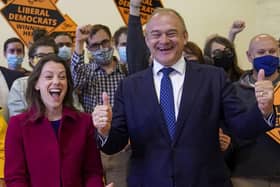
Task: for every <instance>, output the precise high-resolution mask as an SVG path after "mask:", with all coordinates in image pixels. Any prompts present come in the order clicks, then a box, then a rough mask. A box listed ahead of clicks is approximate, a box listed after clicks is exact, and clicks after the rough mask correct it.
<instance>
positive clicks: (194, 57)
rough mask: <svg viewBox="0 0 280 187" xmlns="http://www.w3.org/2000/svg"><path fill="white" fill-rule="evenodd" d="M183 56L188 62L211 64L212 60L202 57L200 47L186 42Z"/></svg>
mask: <svg viewBox="0 0 280 187" xmlns="http://www.w3.org/2000/svg"><path fill="white" fill-rule="evenodd" d="M183 55H184V57H185V59H186V60H187V61H188V62H197V63H200V64H213V62H212V60H211V59H210V58H207V57H206V56H204V55H203V53H202V50H201V49H200V47H199V46H198V45H197V44H196V43H194V42H192V41H188V42H187V43H186V45H185V46H184V51H183Z"/></svg>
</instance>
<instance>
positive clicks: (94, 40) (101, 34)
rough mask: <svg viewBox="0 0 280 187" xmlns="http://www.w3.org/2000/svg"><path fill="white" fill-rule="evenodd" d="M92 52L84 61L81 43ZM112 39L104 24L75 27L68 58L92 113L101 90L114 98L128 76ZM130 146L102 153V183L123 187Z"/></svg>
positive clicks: (84, 102)
mask: <svg viewBox="0 0 280 187" xmlns="http://www.w3.org/2000/svg"><path fill="white" fill-rule="evenodd" d="M85 44H86V48H87V50H88V52H89V53H90V55H91V58H90V62H89V63H88V64H86V63H84V60H85V57H84V45H85ZM113 52H114V48H113V41H112V35H111V32H110V29H109V27H107V26H106V25H101V24H96V25H85V26H80V27H78V28H77V31H76V43H75V51H74V53H73V56H72V59H71V72H72V77H73V81H74V86H75V88H76V89H79V91H80V95H79V96H80V101H81V103H82V105H83V107H84V109H85V112H88V113H91V112H93V109H94V107H95V106H96V105H98V104H100V103H102V97H101V96H100V95H101V94H102V92H108V94H109V95H110V97H112V98H111V101H110V103H111V104H113V98H114V94H115V91H116V89H117V86H118V84H119V83H120V82H121V81H122V80H123V79H124V78H125V77H126V76H127V67H126V65H125V64H122V63H120V62H119V61H118V60H117V58H114V57H113ZM129 157H130V149H124V150H123V151H121V152H120V153H117V154H115V155H106V154H104V153H102V154H101V158H102V164H103V168H104V176H105V182H106V183H109V182H112V181H113V182H114V183H115V185H116V186H121V187H126V186H127V183H126V178H127V170H128V166H129Z"/></svg>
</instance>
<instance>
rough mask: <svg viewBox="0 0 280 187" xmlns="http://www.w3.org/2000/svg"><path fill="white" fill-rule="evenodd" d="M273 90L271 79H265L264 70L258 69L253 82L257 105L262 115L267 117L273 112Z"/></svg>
mask: <svg viewBox="0 0 280 187" xmlns="http://www.w3.org/2000/svg"><path fill="white" fill-rule="evenodd" d="M273 92H274V90H273V85H272V81H270V80H265V75H264V70H263V69H260V70H259V72H258V78H257V82H256V83H255V95H256V99H257V102H258V107H259V109H260V111H261V112H262V114H263V116H264V117H268V115H270V114H271V113H272V112H273V99H274V94H273Z"/></svg>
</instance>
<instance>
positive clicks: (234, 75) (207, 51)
mask: <svg viewBox="0 0 280 187" xmlns="http://www.w3.org/2000/svg"><path fill="white" fill-rule="evenodd" d="M214 42H216V43H218V44H221V45H223V46H225V47H226V48H228V49H230V50H231V51H232V53H233V55H234V57H233V63H232V67H231V68H230V69H229V71H228V72H227V73H228V76H229V79H230V80H231V81H237V80H239V78H240V76H241V75H242V74H243V70H242V69H241V68H240V67H239V66H238V62H237V55H236V51H235V48H234V45H233V43H231V42H230V41H229V40H228V39H227V38H225V37H222V36H218V35H216V36H214V37H212V38H210V39H209V40H207V41H206V44H205V46H204V55H205V56H207V57H208V58H211V59H212V56H211V49H212V44H213V43H214Z"/></svg>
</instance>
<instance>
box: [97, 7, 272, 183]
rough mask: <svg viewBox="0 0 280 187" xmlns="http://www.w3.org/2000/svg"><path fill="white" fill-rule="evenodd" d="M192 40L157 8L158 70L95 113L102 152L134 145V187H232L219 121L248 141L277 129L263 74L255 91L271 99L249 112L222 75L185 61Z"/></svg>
mask: <svg viewBox="0 0 280 187" xmlns="http://www.w3.org/2000/svg"><path fill="white" fill-rule="evenodd" d="M130 6H132V5H130ZM138 8H139V7H138ZM187 40H188V33H187V29H186V26H185V24H184V20H183V18H182V17H181V16H180V15H179V13H178V12H176V11H175V10H173V9H167V8H163V9H156V10H155V11H154V12H153V14H152V15H151V17H150V19H149V21H148V23H147V27H146V43H147V46H148V47H149V49H150V51H151V56H152V57H153V65H152V66H150V67H149V68H147V69H146V70H144V71H142V72H139V73H137V74H135V75H132V76H130V77H128V78H126V79H125V80H124V81H122V82H121V84H120V85H119V87H118V90H117V92H116V95H115V100H114V101H115V102H114V108H113V113H112V112H111V106H110V105H109V98H108V96H107V95H106V94H103V105H99V106H97V107H96V108H95V110H94V112H93V121H94V125H95V127H96V128H97V129H98V133H99V134H100V136H99V139H100V146H101V149H102V151H104V152H105V153H107V154H113V153H116V152H118V151H120V150H122V149H123V148H124V146H125V145H126V144H127V142H128V140H129V139H130V143H131V147H132V156H131V159H130V161H131V162H130V165H131V166H130V172H129V177H128V186H129V187H134V186H160V187H185V186H193V187H201V186H203V187H212V186H215V187H229V186H231V183H230V178H229V176H228V175H227V173H226V166H225V163H224V160H223V156H222V153H221V151H220V147H219V138H218V137H219V135H218V134H219V127H220V126H219V124H220V123H219V121H220V120H221V119H224V120H225V121H226V122H227V125H228V127H229V128H230V129H231V130H232V131H233V132H234V133H235V134H236V135H238V136H241V137H255V136H257V135H258V134H260V133H262V132H265V131H266V130H269V129H271V126H273V123H274V121H273V120H272V121H269V123H268V122H267V121H266V120H264V119H265V118H267V117H271V114H272V112H273V104H272V101H273V94H272V93H273V86H272V83H271V81H265V80H263V79H264V73H263V70H261V71H260V72H259V74H258V81H257V82H258V83H257V84H256V87H255V89H256V91H257V92H265V93H266V96H265V98H262V97H260V96H259V95H258V96H257V97H258V98H257V100H258V102H259V105H258V107H257V106H256V105H255V106H253V107H252V108H250V109H249V110H248V111H246V108H245V107H243V104H242V102H241V101H240V99H238V98H237V97H236V95H235V90H234V87H233V85H232V84H231V83H230V82H228V81H227V76H226V74H225V72H224V71H223V70H222V69H220V68H216V67H210V66H205V65H203V64H198V63H187V62H186V61H185V60H184V57H183V54H182V53H183V49H184V45H185V44H186V42H187ZM143 52H144V51H138V53H143ZM140 56H141V55H140ZM128 63H133V62H130V61H128ZM112 115H113V117H112Z"/></svg>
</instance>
